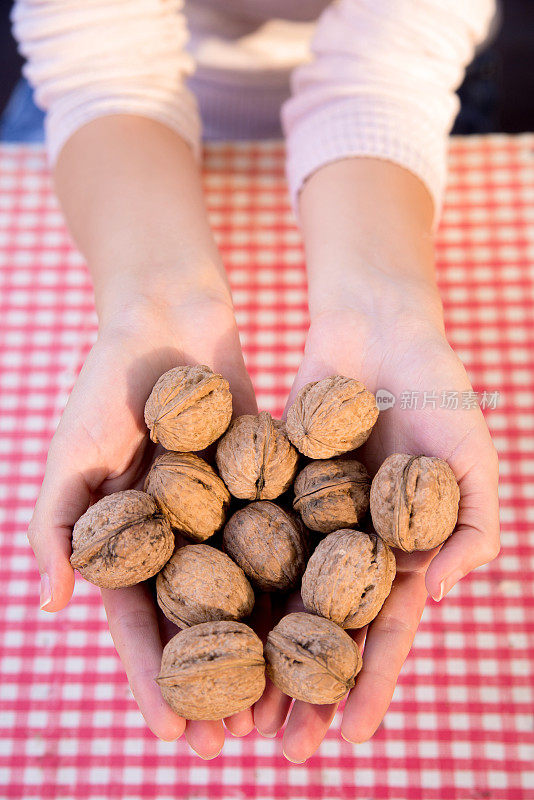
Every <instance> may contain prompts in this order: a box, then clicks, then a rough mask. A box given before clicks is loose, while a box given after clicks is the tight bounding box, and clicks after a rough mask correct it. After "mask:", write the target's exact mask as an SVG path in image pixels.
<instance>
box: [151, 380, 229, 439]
mask: <svg viewBox="0 0 534 800" xmlns="http://www.w3.org/2000/svg"><path fill="white" fill-rule="evenodd" d="M231 418H232V395H231V394H230V389H229V385H228V381H227V380H225V378H223V377H222V375H215V374H214V373H213V372H212V371H211V369H210V368H209V367H206V366H195V367H175V368H174V369H170V370H169V371H168V372H166V373H165V374H164V375H162V376H161V378H159V380H158V381H157V382H156V384H155V386H154V388H153V389H152V392H151V394H150V397H149V398H148V400H147V402H146V405H145V422H146V424H147V427H148V429H149V431H150V438H151V439H152V441H153V442H161V444H162V445H163V447H165V449H166V450H177V451H178V452H181V453H188V452H191V451H193V450H204V448H206V447H208V445H210V444H211V443H212V442H214V441H215V440H216V439H218V438H219V436H222V434H223V433H224V432H225V430H226V429H227V427H228V425H229V424H230V420H231Z"/></svg>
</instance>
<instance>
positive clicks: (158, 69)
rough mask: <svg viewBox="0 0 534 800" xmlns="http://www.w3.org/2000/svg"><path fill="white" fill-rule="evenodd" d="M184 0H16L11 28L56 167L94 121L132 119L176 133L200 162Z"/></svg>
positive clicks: (191, 64)
mask: <svg viewBox="0 0 534 800" xmlns="http://www.w3.org/2000/svg"><path fill="white" fill-rule="evenodd" d="M182 5H183V0H17V2H16V3H15V6H14V10H13V17H12V18H13V28H14V32H15V35H16V37H17V39H18V40H19V43H20V49H21V52H22V53H23V55H24V56H25V57H26V58H27V63H26V65H25V67H24V72H25V75H26V76H27V78H28V80H29V81H30V82H31V83H32V84H33V86H35V90H36V95H35V96H36V101H37V103H38V104H39V105H40V106H41V107H42V108H44V109H46V111H47V116H46V134H47V136H46V138H47V145H48V151H49V156H50V160H51V161H52V162H54V161H55V160H56V158H57V155H58V153H59V151H60V150H61V148H62V146H63V145H64V144H65V142H66V141H67V139H68V138H69V137H70V136H71V135H72V134H73V133H74V131H75V130H77V129H78V128H80V127H81V126H82V125H84V124H85V123H87V122H90V121H91V120H93V119H95V118H97V117H101V116H105V115H109V114H136V115H139V116H145V117H150V118H152V119H157V120H158V121H160V122H163V123H165V124H167V125H169V126H170V127H171V128H173V129H175V130H176V131H177V132H178V133H179V134H180V135H181V136H182V137H183V138H184V139H185V140H186V141H187V142H188V143H189V144H191V146H192V148H193V150H194V152H195V153H196V155H197V157H198V156H199V153H200V135H201V130H200V118H199V114H198V110H197V106H196V102H195V99H194V97H193V96H192V95H191V93H190V92H189V91H188V90H187V88H186V87H185V83H184V78H185V76H186V75H188V74H189V73H191V72H192V71H193V67H194V65H193V60H192V58H191V56H190V55H188V54H187V53H186V52H185V50H184V45H185V43H186V40H187V37H188V32H187V26H186V20H185V17H184V15H183V13H182V12H181V8H182Z"/></svg>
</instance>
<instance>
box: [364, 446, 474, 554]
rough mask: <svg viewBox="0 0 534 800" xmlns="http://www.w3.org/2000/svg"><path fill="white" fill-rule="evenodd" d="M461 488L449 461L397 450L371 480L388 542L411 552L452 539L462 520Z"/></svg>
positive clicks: (376, 514) (375, 513)
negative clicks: (460, 519) (459, 521)
mask: <svg viewBox="0 0 534 800" xmlns="http://www.w3.org/2000/svg"><path fill="white" fill-rule="evenodd" d="M459 502H460V490H459V488H458V484H457V483H456V478H455V477H454V473H453V471H452V469H451V468H450V467H449V465H448V464H447V462H446V461H442V460H441V459H440V458H431V457H427V456H409V455H404V454H399V453H396V454H394V455H392V456H389V458H386V460H385V461H384V463H383V464H382V466H381V467H380V469H379V470H378V472H377V473H376V475H375V477H374V479H373V482H372V484H371V516H372V518H373V525H374V527H375V530H376V532H377V533H378V535H379V536H381V537H382V539H383V540H384V541H385V542H387V544H389V545H391V546H392V547H399V548H400V549H401V550H405V551H406V552H408V553H411V552H412V551H413V550H431V549H432V548H433V547H437V546H438V545H440V544H442V543H443V542H444V541H445V539H447V538H448V537H449V536H450V535H451V533H452V532H453V530H454V527H455V525H456V520H457V519H458V504H459Z"/></svg>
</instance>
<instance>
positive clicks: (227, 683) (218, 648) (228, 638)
mask: <svg viewBox="0 0 534 800" xmlns="http://www.w3.org/2000/svg"><path fill="white" fill-rule="evenodd" d="M156 681H157V683H158V684H159V686H160V688H161V693H162V695H163V698H164V699H165V700H166V701H167V703H168V704H169V705H170V707H171V708H172V709H174V711H176V713H177V714H180V716H181V717H185V719H222V718H223V717H227V716H229V715H230V714H237V712H238V711H244V709H246V708H249V707H250V706H251V705H252V704H253V703H255V702H256V700H258V699H259V698H260V697H261V695H262V693H263V689H264V688H265V662H264V659H263V653H262V644H261V641H260V640H259V639H258V637H257V636H256V634H255V633H254V631H253V630H251V629H250V628H249V627H247V625H243V623H241V622H204V623H202V624H201V625H195V626H194V627H193V628H186V630H184V631H181V632H180V633H178V634H177V635H176V636H174V637H173V638H172V639H171V640H170V642H169V643H168V644H167V646H166V647H165V649H164V650H163V655H162V658H161V671H160V674H159V676H158V678H156Z"/></svg>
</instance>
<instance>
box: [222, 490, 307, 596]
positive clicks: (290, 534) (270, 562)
mask: <svg viewBox="0 0 534 800" xmlns="http://www.w3.org/2000/svg"><path fill="white" fill-rule="evenodd" d="M223 546H224V549H225V550H226V552H227V553H228V554H229V555H230V556H231V557H232V558H233V559H234V561H236V562H237V563H238V564H239V566H240V567H241V568H242V569H243V571H244V572H245V575H246V576H247V577H248V579H249V580H250V581H251V582H252V584H253V585H254V586H257V587H258V589H261V590H262V591H266V592H271V591H285V590H287V589H291V588H293V587H294V586H295V585H296V584H297V583H298V581H299V580H300V577H301V575H302V573H303V572H304V569H305V567H306V560H307V557H308V536H307V531H306V530H305V529H304V526H303V525H302V523H301V522H300V520H299V519H297V517H295V516H293V514H289V513H288V512H287V511H284V510H283V509H282V508H280V506H277V505H275V504H274V503H271V502H269V501H268V500H259V501H258V502H256V503H250V504H249V505H248V506H246V507H245V508H242V509H240V510H239V511H236V513H235V514H234V515H233V516H232V517H230V519H229V520H228V522H227V523H226V526H225V528H224V533H223Z"/></svg>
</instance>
